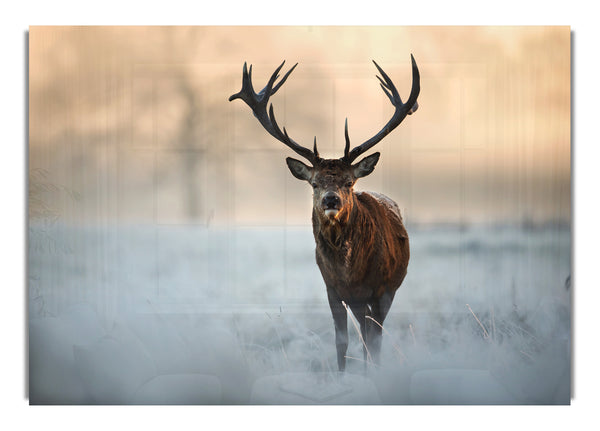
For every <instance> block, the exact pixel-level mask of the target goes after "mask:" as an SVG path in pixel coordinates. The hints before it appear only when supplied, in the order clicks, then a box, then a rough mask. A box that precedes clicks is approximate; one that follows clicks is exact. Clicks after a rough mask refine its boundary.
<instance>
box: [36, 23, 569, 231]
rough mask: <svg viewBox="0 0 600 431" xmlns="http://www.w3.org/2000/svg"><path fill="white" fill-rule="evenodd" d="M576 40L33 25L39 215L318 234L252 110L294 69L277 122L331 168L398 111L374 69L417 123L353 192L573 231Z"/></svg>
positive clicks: (415, 31) (468, 218) (395, 137)
mask: <svg viewBox="0 0 600 431" xmlns="http://www.w3.org/2000/svg"><path fill="white" fill-rule="evenodd" d="M570 37H571V34H570V29H569V28H568V27H192V28H188V27H176V28H169V27H149V28H146V27H134V28H133V27H132V28H127V27H98V28H94V27H82V28H73V27H72V28H61V27H49V28H44V27H32V28H31V29H30V34H29V43H30V48H29V56H30V59H29V69H30V76H29V96H30V104H29V109H30V117H29V126H30V134H29V138H30V151H29V157H30V175H31V177H32V178H33V181H31V183H32V184H33V185H34V186H35V185H36V184H38V185H39V187H38V188H36V189H35V190H34V196H33V201H32V200H31V198H30V210H31V214H32V215H33V216H36V217H37V216H40V215H43V214H53V215H55V216H57V217H60V218H63V219H65V220H73V221H81V220H86V221H90V220H114V221H116V222H119V221H124V222H125V221H126V222H135V221H143V222H148V221H153V222H156V223H167V224H170V223H175V224H187V223H191V224H198V223H200V224H203V223H216V224H222V225H228V226H230V225H241V226H254V225H261V226H269V225H304V224H309V223H310V206H311V198H310V193H311V191H310V187H308V185H306V184H303V183H301V182H299V181H298V180H296V179H295V178H293V177H292V176H291V174H290V173H289V172H288V171H287V167H286V166H285V157H287V156H294V153H293V152H292V151H290V150H289V149H288V148H287V147H285V146H284V145H283V144H281V143H279V142H278V141H276V140H275V139H273V138H272V137H271V136H270V135H268V134H267V133H266V132H265V131H264V130H263V129H262V127H261V126H260V124H259V123H258V122H257V121H256V120H255V119H254V118H253V116H252V114H251V111H250V109H249V108H248V107H247V106H246V105H245V104H243V103H242V102H241V101H239V100H238V101H234V102H232V103H229V102H228V101H227V98H228V97H229V95H231V94H233V93H235V92H237V91H239V89H240V87H241V76H242V65H243V63H244V61H247V62H249V63H252V64H253V81H254V87H255V90H256V91H258V90H260V89H261V88H262V87H263V86H264V85H265V84H266V82H267V80H268V78H269V76H270V74H271V73H272V71H273V70H274V69H275V68H276V67H277V66H278V65H279V64H280V63H281V61H283V60H284V59H285V60H287V62H286V65H285V67H284V70H287V68H288V67H291V66H292V65H293V64H295V63H296V62H298V63H299V65H298V67H297V68H296V70H295V71H294V72H293V73H292V75H291V76H290V77H289V79H288V80H287V82H286V84H285V85H284V86H283V87H282V89H281V90H280V91H279V92H278V93H277V94H276V95H275V96H273V98H272V100H271V101H272V102H273V105H274V109H275V113H276V116H277V119H278V122H279V124H280V125H281V126H285V127H286V129H287V130H288V132H289V133H290V135H291V136H292V137H293V138H294V139H295V140H296V141H297V142H299V143H301V144H303V145H306V146H312V140H313V137H314V136H315V135H316V136H317V140H318V142H319V148H320V150H321V155H322V156H327V157H340V156H341V155H342V153H343V146H344V135H343V127H344V120H345V118H346V117H347V118H348V122H349V130H350V139H351V142H352V144H353V145H358V144H360V143H361V142H362V141H364V140H366V139H368V138H369V137H371V136H372V135H374V134H375V133H376V132H377V131H378V130H379V129H380V128H381V127H382V126H383V124H385V122H387V120H388V119H389V117H390V116H391V115H392V113H393V108H392V106H391V105H390V103H389V101H388V99H387V97H385V95H384V94H383V92H382V91H381V89H380V88H379V84H378V81H377V79H376V78H375V75H376V72H377V71H376V69H375V67H374V66H373V64H372V63H371V60H372V59H374V60H376V61H377V62H378V64H380V65H381V67H382V68H383V69H384V70H385V71H386V73H387V74H388V75H389V76H390V78H391V79H392V80H393V81H394V83H395V85H396V87H397V88H398V91H399V92H400V95H401V96H402V97H404V98H406V97H408V93H409V91H410V86H411V70H410V54H411V53H412V54H413V55H414V57H415V59H416V61H417V64H418V66H419V70H420V74H421V94H420V96H419V105H420V106H419V110H418V111H417V112H416V113H415V115H412V116H409V117H407V118H406V119H405V121H404V122H403V124H401V125H400V126H399V127H398V128H397V129H396V130H395V131H394V132H392V133H391V134H390V135H389V136H387V137H386V138H385V139H384V140H383V141H382V142H381V143H379V144H378V145H377V146H376V147H375V148H374V149H373V150H372V151H380V152H381V154H382V156H381V160H380V162H379V164H378V166H377V168H376V169H375V172H374V173H373V174H372V175H371V176H369V177H367V178H365V179H362V180H360V181H359V183H358V185H357V188H358V189H368V190H373V191H378V192H382V193H385V194H387V195H388V196H390V197H391V198H392V199H394V200H396V202H398V204H399V206H400V208H401V209H402V211H403V213H404V214H405V218H406V219H407V221H408V222H409V223H410V222H415V223H417V222H467V223H469V222H502V221H509V222H514V221H517V222H519V221H522V220H524V219H531V220H534V221H566V222H568V221H570V213H571V207H570V199H571V184H570V174H571V172H570V136H571V129H570V88H571V87H570V64H571V63H570V62H571V58H570V55H571V53H570Z"/></svg>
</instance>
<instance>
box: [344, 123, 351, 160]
mask: <svg viewBox="0 0 600 431" xmlns="http://www.w3.org/2000/svg"><path fill="white" fill-rule="evenodd" d="M344 137H345V138H346V147H345V148H344V158H346V159H347V158H348V154H349V153H350V136H348V118H346V124H345V125H344Z"/></svg>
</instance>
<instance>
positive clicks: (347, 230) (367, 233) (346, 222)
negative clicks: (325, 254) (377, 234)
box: [313, 193, 374, 251]
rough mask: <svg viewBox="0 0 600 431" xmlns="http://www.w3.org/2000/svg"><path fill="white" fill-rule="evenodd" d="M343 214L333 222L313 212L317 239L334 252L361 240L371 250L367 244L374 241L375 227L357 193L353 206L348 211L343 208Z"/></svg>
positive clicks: (353, 197) (354, 196)
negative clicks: (320, 239)
mask: <svg viewBox="0 0 600 431" xmlns="http://www.w3.org/2000/svg"><path fill="white" fill-rule="evenodd" d="M341 211H342V212H341V214H340V215H339V216H338V217H337V218H336V220H334V221H333V222H331V221H330V220H328V218H327V217H325V216H324V215H322V214H320V213H319V215H317V212H316V211H315V210H313V228H314V230H315V238H319V237H320V238H322V240H323V242H324V243H325V244H326V245H328V246H329V248H331V249H333V250H338V251H341V249H342V248H344V247H350V248H351V247H352V245H353V244H354V243H355V242H358V241H359V240H360V241H361V242H362V243H363V245H364V246H366V247H362V246H361V248H366V249H369V247H368V245H369V244H364V242H365V239H366V240H367V242H372V241H373V239H374V226H373V221H372V219H371V217H369V215H368V214H367V209H366V208H365V206H364V205H363V204H362V203H361V202H360V201H359V200H358V197H357V195H356V193H352V205H351V208H350V209H349V210H348V209H346V208H343V209H342V210H341Z"/></svg>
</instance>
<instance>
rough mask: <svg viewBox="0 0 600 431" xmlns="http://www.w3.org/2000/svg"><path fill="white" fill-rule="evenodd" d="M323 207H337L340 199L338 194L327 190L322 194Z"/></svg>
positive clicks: (339, 204)
mask: <svg viewBox="0 0 600 431" xmlns="http://www.w3.org/2000/svg"><path fill="white" fill-rule="evenodd" d="M322 204H323V208H324V209H339V207H340V206H341V200H340V197H339V196H338V195H336V194H335V193H333V192H328V193H326V194H325V196H323V201H322Z"/></svg>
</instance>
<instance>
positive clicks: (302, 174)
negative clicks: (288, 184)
mask: <svg viewBox="0 0 600 431" xmlns="http://www.w3.org/2000/svg"><path fill="white" fill-rule="evenodd" d="M285 161H286V163H287V165H288V168H290V171H291V172H292V175H293V176H295V177H296V178H298V179H299V180H305V181H310V179H311V177H312V168H311V167H310V166H306V165H305V164H304V163H302V162H301V161H300V160H296V159H292V158H291V157H288V158H287V159H285Z"/></svg>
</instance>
